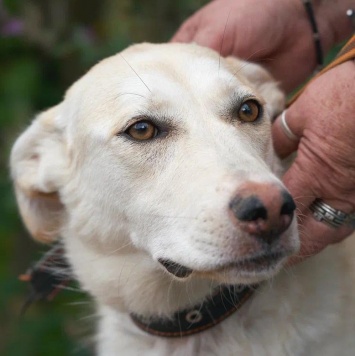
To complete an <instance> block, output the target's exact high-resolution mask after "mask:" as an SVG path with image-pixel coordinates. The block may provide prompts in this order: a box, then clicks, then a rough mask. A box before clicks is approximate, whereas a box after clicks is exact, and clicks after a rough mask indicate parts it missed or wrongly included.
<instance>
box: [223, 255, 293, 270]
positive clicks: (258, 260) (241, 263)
mask: <svg viewBox="0 0 355 356" xmlns="http://www.w3.org/2000/svg"><path fill="white" fill-rule="evenodd" d="M287 255H288V254H285V253H282V252H272V253H267V254H261V255H256V256H251V257H248V258H243V259H240V260H237V261H233V262H230V263H227V264H224V265H221V266H219V267H218V268H217V269H216V272H222V271H223V272H224V271H228V270H238V271H240V272H254V273H255V272H256V273H257V272H265V271H267V270H270V269H273V268H275V267H276V266H277V265H279V263H280V262H281V261H282V260H283V259H284V258H285V257H286V256H287Z"/></svg>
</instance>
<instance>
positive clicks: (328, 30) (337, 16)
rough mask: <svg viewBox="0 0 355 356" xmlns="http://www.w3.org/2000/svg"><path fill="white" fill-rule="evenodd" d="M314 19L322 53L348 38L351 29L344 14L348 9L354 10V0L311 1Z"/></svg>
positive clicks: (349, 22)
mask: <svg viewBox="0 0 355 356" xmlns="http://www.w3.org/2000/svg"><path fill="white" fill-rule="evenodd" d="M300 1H302V0H300ZM312 3H313V7H314V12H315V15H316V21H317V23H318V26H319V32H320V38H321V42H322V47H323V51H324V54H326V53H327V52H328V51H329V50H330V49H332V48H333V47H334V46H335V45H337V44H339V43H340V42H341V41H343V40H345V39H346V38H348V37H349V36H350V35H351V33H352V31H353V29H352V25H351V21H350V19H349V18H348V17H347V16H346V11H347V10H348V9H351V8H352V9H354V10H355V1H354V0H316V1H313V2H312Z"/></svg>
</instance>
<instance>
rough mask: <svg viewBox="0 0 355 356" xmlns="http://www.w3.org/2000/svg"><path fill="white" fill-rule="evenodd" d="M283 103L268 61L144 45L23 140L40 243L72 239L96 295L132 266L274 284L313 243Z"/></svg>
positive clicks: (20, 189) (82, 87) (28, 206)
mask: <svg viewBox="0 0 355 356" xmlns="http://www.w3.org/2000/svg"><path fill="white" fill-rule="evenodd" d="M283 105H284V96H283V94H282V93H281V92H280V91H279V89H278V88H277V85H276V83H275V82H274V81H273V80H272V78H271V77H270V76H269V75H268V74H267V73H266V72H265V71H264V70H263V69H262V68H261V67H259V66H257V65H255V64H250V63H245V62H242V61H239V60H236V59H232V58H229V59H223V58H221V57H219V55H218V54H217V53H215V52H213V51H211V50H208V49H205V48H201V47H199V46H197V45H187V44H162V45H150V44H142V45H135V46H132V47H130V48H128V49H127V50H125V51H123V52H122V53H121V54H118V55H116V56H113V57H111V58H108V59H106V60H104V61H102V62H101V63H99V64H98V65H96V66H95V67H94V68H93V69H91V70H90V71H89V72H88V73H87V74H86V75H85V76H84V77H83V78H81V79H80V80H79V81H78V82H76V83H75V84H74V85H73V86H72V87H71V88H70V89H69V91H68V92H67V94H66V96H65V99H64V101H63V102H62V103H61V104H59V105H58V106H56V107H54V108H52V109H50V110H48V111H46V112H45V113H42V114H40V115H39V116H38V117H37V118H36V119H35V120H34V122H33V123H32V125H31V126H30V127H29V128H28V129H27V130H26V131H25V132H24V133H23V134H22V135H21V136H20V137H19V138H18V140H17V142H16V144H15V146H14V148H13V151H12V155H11V168H12V176H13V180H14V185H15V190H16V195H17V199H18V203H19V206H20V210H21V213H22V216H23V219H24V221H25V223H26V225H27V227H28V229H29V231H30V232H31V234H32V235H33V236H34V237H35V238H36V239H38V240H40V241H46V242H48V241H53V240H55V239H57V238H58V236H62V237H63V239H64V241H65V243H66V245H67V250H68V255H69V258H70V261H71V263H72V264H73V266H74V270H75V272H76V273H77V275H78V276H79V278H80V279H81V280H82V282H83V284H84V285H85V286H86V288H87V289H89V290H90V291H91V292H92V293H93V294H99V289H100V290H104V291H106V292H107V290H108V289H110V288H107V286H106V285H105V283H106V281H107V283H111V286H112V283H114V281H115V278H116V279H117V278H118V276H119V275H120V273H121V270H118V269H124V268H125V267H124V264H122V263H121V262H120V263H121V264H119V263H118V262H117V261H120V259H121V258H122V256H125V258H126V259H125V261H131V262H127V263H128V264H130V263H131V269H135V270H136V271H140V272H139V273H142V271H143V270H144V271H145V270H147V271H148V270H149V273H150V275H152V274H153V275H154V274H161V273H163V274H164V276H167V278H168V279H169V278H170V279H171V278H178V279H181V280H184V279H185V278H188V277H189V276H195V277H196V278H199V277H201V278H207V279H213V280H215V281H218V283H255V282H257V281H260V280H263V279H266V278H269V277H271V276H273V275H274V274H275V273H276V272H277V271H278V270H279V269H280V267H281V266H282V265H283V263H284V261H285V259H286V257H287V256H289V255H290V254H292V253H294V252H295V251H296V250H297V248H298V244H299V242H298V235H297V230H296V222H295V221H294V219H293V210H294V203H293V201H292V198H291V197H290V196H289V194H288V193H287V191H286V190H285V188H284V186H283V185H282V183H281V181H280V180H279V178H278V177H277V173H276V171H275V169H276V168H275V167H276V166H277V164H278V162H277V159H276V158H275V154H274V151H273V147H272V142H271V120H270V117H271V116H273V115H276V114H277V113H278V112H280V111H281V110H282V108H283ZM130 256H140V257H139V258H134V259H132V260H130ZM166 271H168V274H166ZM137 273H138V272H137ZM131 277H132V276H131ZM131 277H130V278H131ZM164 278H165V277H164ZM189 278H190V277H189ZM111 289H112V288H111ZM106 292H105V293H106Z"/></svg>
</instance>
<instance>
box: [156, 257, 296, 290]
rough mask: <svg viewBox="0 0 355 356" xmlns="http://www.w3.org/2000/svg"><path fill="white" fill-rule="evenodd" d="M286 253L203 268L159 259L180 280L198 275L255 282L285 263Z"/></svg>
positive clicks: (234, 281) (230, 281)
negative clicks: (197, 268) (189, 266)
mask: <svg viewBox="0 0 355 356" xmlns="http://www.w3.org/2000/svg"><path fill="white" fill-rule="evenodd" d="M288 256H289V255H288V254H285V253H275V254H272V255H267V256H265V255H259V256H253V257H250V258H243V259H240V260H237V261H233V262H230V263H225V264H223V265H218V266H213V267H210V268H206V269H204V270H194V269H192V268H188V267H185V266H183V265H180V264H178V263H176V262H172V261H171V260H160V261H159V262H160V263H161V265H162V266H163V267H165V270H166V271H167V272H168V273H169V274H170V275H171V276H172V277H173V278H174V279H177V280H180V281H183V280H186V279H187V278H189V277H190V276H200V277H202V278H209V279H212V280H216V281H218V282H220V283H223V284H255V283H259V282H261V281H263V280H266V279H270V278H272V277H273V276H274V275H276V274H277V273H278V272H279V271H280V269H281V268H282V267H283V266H284V265H285V263H286V261H287V258H288Z"/></svg>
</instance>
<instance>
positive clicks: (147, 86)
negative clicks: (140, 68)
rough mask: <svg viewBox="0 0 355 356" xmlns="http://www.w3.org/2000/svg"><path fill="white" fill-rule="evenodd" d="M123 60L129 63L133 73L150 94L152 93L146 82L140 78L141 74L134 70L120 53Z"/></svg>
mask: <svg viewBox="0 0 355 356" xmlns="http://www.w3.org/2000/svg"><path fill="white" fill-rule="evenodd" d="M120 56H121V58H122V59H123V60H124V61H125V62H126V63H127V65H128V66H129V67H130V68H131V69H132V71H133V72H134V74H135V75H136V76H137V77H138V78H139V80H140V81H141V82H142V83H143V84H144V86H145V87H146V88H147V89H148V90H149V92H152V91H151V90H150V89H149V87H148V85H147V84H146V83H145V82H144V80H143V79H142V78H141V77H140V76H139V74H138V73H137V72H136V71H135V70H134V68H133V67H132V66H131V65H130V64H129V63H128V61H127V60H126V58H125V57H124V56H123V55H122V54H121V53H120Z"/></svg>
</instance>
